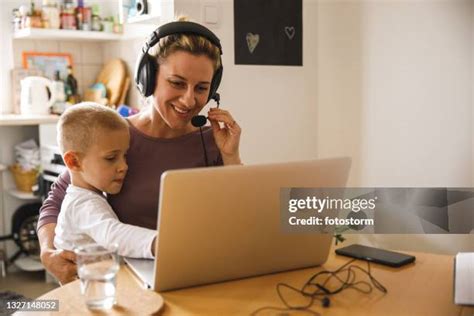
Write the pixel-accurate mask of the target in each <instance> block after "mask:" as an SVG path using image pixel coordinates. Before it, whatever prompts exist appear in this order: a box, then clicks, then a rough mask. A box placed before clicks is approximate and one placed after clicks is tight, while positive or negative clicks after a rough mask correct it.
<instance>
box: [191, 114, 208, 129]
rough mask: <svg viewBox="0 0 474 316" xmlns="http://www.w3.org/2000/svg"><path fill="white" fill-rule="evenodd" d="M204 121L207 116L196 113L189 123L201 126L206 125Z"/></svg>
mask: <svg viewBox="0 0 474 316" xmlns="http://www.w3.org/2000/svg"><path fill="white" fill-rule="evenodd" d="M206 121H207V117H205V116H204V115H196V116H193V118H192V119H191V124H193V126H194V127H202V126H204V125H206Z"/></svg>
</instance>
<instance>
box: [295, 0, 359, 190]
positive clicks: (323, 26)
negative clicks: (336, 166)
mask: <svg viewBox="0 0 474 316" xmlns="http://www.w3.org/2000/svg"><path fill="white" fill-rule="evenodd" d="M304 3H305V7H316V8H315V9H313V10H312V11H313V12H314V11H316V12H317V15H315V16H310V17H309V18H310V19H312V20H315V21H316V22H315V23H316V25H315V26H314V25H313V26H312V27H311V28H306V29H305V30H304V32H305V34H308V36H307V37H308V39H309V40H310V41H314V42H315V44H312V45H315V46H316V48H317V52H316V55H311V56H308V57H307V58H306V59H307V60H308V59H316V60H317V65H316V69H315V70H313V71H316V75H317V77H316V79H317V81H316V89H317V101H316V104H309V105H308V106H312V107H314V106H316V107H317V121H316V122H315V124H314V125H313V126H312V128H316V129H317V141H316V143H317V144H318V147H317V154H318V157H320V158H327V157H334V156H350V157H352V167H351V175H350V178H349V182H348V185H349V186H358V185H360V177H361V174H360V171H361V170H360V164H361V159H360V157H361V154H362V141H363V139H362V135H361V124H362V115H363V114H364V112H363V106H364V104H363V100H362V75H363V72H364V71H365V70H364V68H363V67H364V65H363V64H362V56H363V51H362V45H363V36H364V34H363V33H362V23H363V11H362V10H363V7H362V6H361V5H360V3H358V2H357V1H318V2H316V1H305V2H304ZM305 26H306V25H305ZM306 44H307V42H305V43H304V45H306Z"/></svg>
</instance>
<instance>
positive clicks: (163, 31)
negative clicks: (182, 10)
mask: <svg viewBox="0 0 474 316" xmlns="http://www.w3.org/2000/svg"><path fill="white" fill-rule="evenodd" d="M173 34H193V35H198V36H202V37H204V38H206V39H208V40H209V41H210V42H211V43H212V44H214V45H215V46H217V48H219V53H220V55H222V46H221V42H220V40H219V38H218V37H217V36H216V35H215V34H214V33H213V32H211V31H210V30H209V29H208V28H206V27H204V26H202V25H201V24H197V23H194V22H188V21H179V22H170V23H167V24H164V25H162V26H160V27H159V28H157V29H156V30H155V31H154V32H153V33H152V34H151V35H150V37H149V38H148V40H147V41H146V43H145V45H144V46H143V48H142V53H141V54H140V58H138V60H137V65H136V68H135V83H136V85H137V88H138V90H139V91H140V93H141V94H142V95H143V96H145V97H148V96H150V95H152V94H153V92H154V91H155V87H156V75H157V71H158V67H159V65H158V62H157V60H156V57H154V56H151V55H150V54H148V50H149V49H150V48H151V47H153V46H155V45H156V44H157V43H158V42H159V41H160V39H161V38H163V37H166V36H168V35H173ZM220 58H221V57H220V56H219V59H220ZM223 70H224V68H223V67H222V60H220V67H219V68H218V69H217V70H216V71H215V72H214V76H213V77H212V81H211V86H210V88H209V97H208V99H207V101H208V102H209V100H211V99H216V98H218V94H217V88H219V84H220V83H221V79H222V72H223ZM216 101H217V100H216Z"/></svg>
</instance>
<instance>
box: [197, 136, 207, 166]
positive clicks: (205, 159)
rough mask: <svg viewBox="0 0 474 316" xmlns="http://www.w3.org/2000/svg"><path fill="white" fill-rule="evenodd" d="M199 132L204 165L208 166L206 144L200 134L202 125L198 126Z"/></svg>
mask: <svg viewBox="0 0 474 316" xmlns="http://www.w3.org/2000/svg"><path fill="white" fill-rule="evenodd" d="M199 132H200V133H201V143H202V149H203V151H204V163H205V164H206V167H209V161H208V160H207V150H206V144H205V143H204V137H203V136H202V127H199Z"/></svg>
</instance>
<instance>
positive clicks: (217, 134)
mask: <svg viewBox="0 0 474 316" xmlns="http://www.w3.org/2000/svg"><path fill="white" fill-rule="evenodd" d="M208 118H209V121H210V122H211V126H212V131H213V133H214V139H215V141H216V145H217V148H219V151H220V152H221V155H222V160H223V161H224V165H238V164H241V161H240V153H239V143H240V134H241V132H242V130H241V129H240V126H239V125H238V124H237V122H236V121H235V120H234V119H233V118H232V116H231V115H230V113H229V112H228V111H226V110H222V109H216V108H211V109H210V110H209V112H208ZM219 123H223V126H222V127H221V126H220V124H219Z"/></svg>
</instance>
